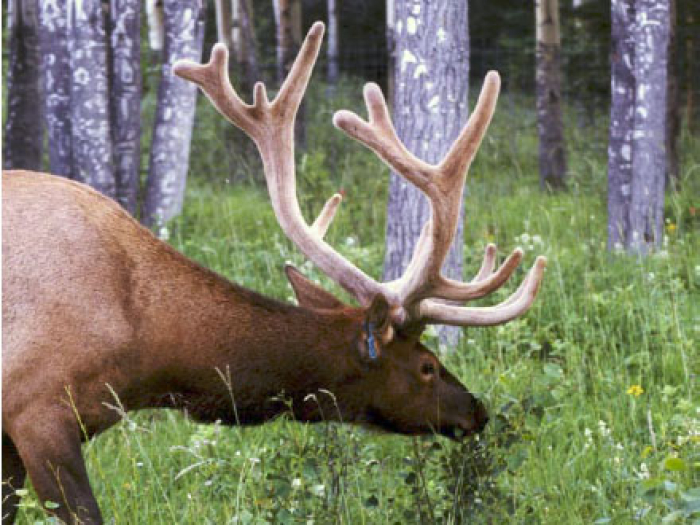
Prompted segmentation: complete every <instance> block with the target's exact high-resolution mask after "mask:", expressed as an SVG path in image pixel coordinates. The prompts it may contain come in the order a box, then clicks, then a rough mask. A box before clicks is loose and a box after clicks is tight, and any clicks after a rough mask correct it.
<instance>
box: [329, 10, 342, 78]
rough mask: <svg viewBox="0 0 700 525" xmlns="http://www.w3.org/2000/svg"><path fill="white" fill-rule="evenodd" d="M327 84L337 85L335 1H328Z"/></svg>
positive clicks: (336, 18) (336, 20)
mask: <svg viewBox="0 0 700 525" xmlns="http://www.w3.org/2000/svg"><path fill="white" fill-rule="evenodd" d="M327 5H328V84H329V86H331V87H333V86H335V85H336V84H337V83H338V76H339V75H340V69H339V65H338V6H337V4H336V0H328V4H327Z"/></svg>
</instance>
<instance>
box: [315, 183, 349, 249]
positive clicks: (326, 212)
mask: <svg viewBox="0 0 700 525" xmlns="http://www.w3.org/2000/svg"><path fill="white" fill-rule="evenodd" d="M342 200H343V196H342V195H341V194H340V193H336V194H335V195H333V196H332V197H331V198H330V199H328V200H327V201H326V204H324V205H323V209H322V210H321V213H319V215H318V217H316V220H315V221H314V223H313V224H312V225H311V230H312V231H313V232H314V234H316V235H318V236H319V237H320V238H321V239H323V237H324V236H325V235H326V232H327V231H328V227H329V226H330V224H331V222H333V218H334V217H335V213H336V212H337V211H338V206H340V202H341V201H342Z"/></svg>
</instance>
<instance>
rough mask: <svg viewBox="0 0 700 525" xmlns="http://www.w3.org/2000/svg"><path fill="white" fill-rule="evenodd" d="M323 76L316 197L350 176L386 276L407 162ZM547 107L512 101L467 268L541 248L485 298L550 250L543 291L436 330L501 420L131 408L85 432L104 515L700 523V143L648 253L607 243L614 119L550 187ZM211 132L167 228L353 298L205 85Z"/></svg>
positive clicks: (311, 167)
mask: <svg viewBox="0 0 700 525" xmlns="http://www.w3.org/2000/svg"><path fill="white" fill-rule="evenodd" d="M323 89H324V88H323V87H322V86H321V87H319V86H316V87H313V88H312V90H313V92H312V94H311V100H312V102H310V103H309V104H308V105H307V110H306V111H307V115H308V118H309V124H308V144H307V149H306V152H301V153H299V154H298V156H297V164H298V171H299V193H300V199H301V202H302V207H303V209H304V212H305V213H306V215H307V218H310V217H312V216H313V215H314V213H315V212H317V211H318V210H319V209H320V207H321V205H322V203H323V202H324V201H325V199H326V198H327V197H328V196H329V195H330V194H331V193H332V192H334V191H338V190H339V189H342V190H343V191H344V193H345V196H346V197H345V201H344V202H343V204H342V206H341V209H340V212H339V214H338V216H337V218H336V220H335V222H334V224H333V225H332V227H331V229H330V231H329V235H328V239H329V241H330V242H331V244H333V245H334V246H336V247H337V248H338V249H339V251H341V252H342V253H343V254H345V255H346V256H348V257H349V258H350V259H351V260H353V261H354V262H355V263H356V264H358V265H359V266H360V267H361V268H363V269H364V270H365V271H367V272H368V273H370V274H371V275H373V276H376V277H379V276H380V275H381V266H382V260H383V242H384V224H385V212H386V210H385V207H386V206H385V205H386V193H387V186H388V184H387V183H388V173H387V170H386V169H385V168H384V166H383V165H382V164H381V163H380V162H379V161H377V160H376V158H375V157H374V156H373V154H372V153H371V152H368V151H366V150H364V149H363V148H362V147H360V146H359V145H357V144H356V143H354V142H352V141H350V140H349V139H347V138H345V137H344V136H343V135H342V134H341V133H340V132H337V131H334V130H332V128H331V125H330V118H331V114H332V111H333V110H334V109H337V108H339V107H350V108H353V109H356V110H360V109H361V105H360V101H359V94H360V89H359V87H358V86H357V85H356V84H352V85H346V86H341V87H340V88H339V90H338V95H337V97H336V98H335V99H334V100H331V101H328V100H326V99H325V97H324V96H323ZM474 91H475V90H474ZM151 103H152V102H151ZM148 104H149V102H148V99H147V103H146V106H145V114H146V115H148V114H149V112H151V111H152V106H151V107H149V105H148ZM532 107H533V104H532V101H531V100H529V99H526V98H520V97H518V96H516V95H508V94H506V95H504V96H503V97H502V100H501V103H500V107H499V109H498V110H497V113H496V117H495V119H494V123H493V125H492V127H491V131H490V132H489V134H488V136H487V139H486V140H485V142H484V144H483V146H482V148H481V151H480V153H479V155H478V156H477V159H476V161H475V163H474V165H473V166H472V169H471V172H470V176H469V179H468V182H467V187H468V193H467V197H466V204H465V205H466V223H465V239H464V249H465V258H466V270H465V275H470V274H472V273H473V272H475V271H476V269H477V268H478V266H479V263H480V259H481V255H482V253H483V248H484V246H485V245H486V243H488V242H495V243H497V244H498V246H499V250H500V253H501V254H505V253H509V252H510V251H511V250H512V249H513V248H515V247H516V246H522V247H523V248H524V249H525V250H526V256H525V261H524V263H523V269H520V270H518V273H516V275H515V276H514V277H513V278H512V279H511V281H512V283H511V284H509V285H506V286H505V287H504V289H503V290H501V291H499V292H497V293H496V294H495V295H496V296H495V297H491V298H490V299H488V300H484V301H482V302H481V304H490V303H494V302H498V301H499V300H501V299H502V298H503V297H505V296H507V295H508V294H509V293H511V291H512V289H513V286H515V285H516V284H515V283H518V282H520V281H521V280H522V278H523V276H524V272H525V269H527V268H528V267H529V266H530V265H531V264H532V261H533V260H534V257H535V256H536V255H538V254H544V255H546V256H547V257H548V259H549V266H548V269H547V273H546V276H545V281H544V285H543V289H542V291H541V293H540V296H539V298H538V300H537V302H536V304H535V306H534V307H533V308H532V310H531V311H530V312H529V313H528V314H526V315H525V316H524V317H522V318H521V319H519V320H517V321H515V322H511V323H509V324H507V325H503V326H499V327H493V328H474V329H466V330H463V332H462V337H461V341H460V343H459V346H458V347H456V348H440V346H439V343H438V339H437V337H436V334H435V332H434V331H429V332H428V333H426V334H425V336H424V339H425V342H426V344H428V345H429V346H431V347H432V348H433V349H434V350H435V351H438V352H440V354H441V355H442V357H443V360H444V361H445V363H446V364H447V366H448V368H450V369H451V370H452V371H453V372H454V373H455V374H456V375H457V376H458V377H459V378H460V379H461V380H462V382H463V383H464V384H466V385H467V386H468V387H469V389H470V390H471V391H472V392H476V393H479V395H480V396H481V397H482V399H484V401H485V402H486V404H487V406H488V407H489V411H490V413H491V422H490V423H489V425H488V427H487V429H486V431H485V432H484V434H482V435H481V436H479V437H478V438H474V439H470V440H467V441H465V442H463V443H454V442H451V441H448V440H445V439H443V438H438V437H425V438H406V437H399V436H390V435H378V434H376V433H372V432H369V431H365V430H363V429H360V428H355V427H349V426H343V425H338V424H320V425H315V426H310V425H303V424H299V423H295V422H294V421H293V420H292V419H291V418H289V417H282V418H280V419H278V420H276V421H275V422H273V423H270V424H267V425H264V426H261V427H257V428H247V429H240V428H227V427H223V426H221V425H212V426H204V425H198V424H196V423H194V422H191V421H189V420H187V419H186V418H185V417H183V415H181V414H180V413H177V412H171V411H152V412H141V413H129V414H125V415H124V421H123V422H122V423H120V424H119V425H117V426H116V427H114V428H112V429H111V430H110V431H108V432H106V433H105V434H104V435H102V436H99V437H98V438H96V439H94V440H92V441H91V442H89V443H88V444H86V445H85V446H84V453H85V456H86V458H87V460H88V467H89V471H90V477H91V480H92V485H93V488H94V490H95V494H96V496H97V499H98V501H99V503H100V505H101V507H102V510H103V513H104V515H105V518H106V519H107V520H108V521H111V522H114V523H118V524H140V523H163V524H173V523H182V524H204V523H211V524H220V523H240V524H258V523H270V522H274V523H306V524H311V523H317V524H325V523H345V524H359V523H368V524H370V523H371V524H374V523H378V524H384V523H386V524H404V523H445V524H448V523H467V522H469V523H558V524H563V523H567V524H569V523H597V524H601V523H615V524H617V523H631V522H641V523H659V522H664V523H695V524H698V523H700V375H699V374H700V140H699V139H698V138H697V137H696V138H692V137H691V136H690V135H689V134H688V132H687V130H685V131H684V134H683V137H682V148H681V151H682V152H683V160H682V189H681V190H680V191H675V190H669V191H668V193H667V199H666V210H665V213H666V225H665V233H666V235H665V238H664V244H663V249H662V250H661V251H659V252H658V253H656V254H654V255H652V256H650V257H647V258H646V259H638V258H636V257H630V256H627V255H624V254H620V253H610V252H608V251H607V250H606V247H605V244H606V215H607V214H606V141H607V123H606V119H605V116H604V115H600V116H598V117H597V119H596V121H595V122H594V123H593V124H591V123H588V124H583V125H580V123H577V115H576V113H575V111H574V110H570V111H569V113H568V115H567V123H568V126H567V141H568V155H569V167H570V178H569V189H568V191H566V192H563V193H559V194H548V193H544V192H541V191H540V189H539V188H538V182H537V157H536V154H537V141H536V131H535V129H536V127H535V114H534V111H533V109H532ZM144 135H145V136H148V133H147V132H146V133H144ZM194 136H195V141H194V143H193V149H192V165H191V172H190V173H191V175H190V181H189V185H188V190H187V197H186V202H185V209H184V213H183V215H182V217H181V218H179V219H178V220H177V221H175V222H173V223H172V224H170V225H168V227H167V236H168V239H169V242H170V243H171V244H172V245H174V246H175V247H176V248H177V249H178V250H181V251H182V252H184V253H185V254H187V255H188V256H190V257H192V258H194V259H196V260H198V261H200V262H201V263H203V264H204V265H206V266H208V267H209V268H212V269H213V270H215V271H217V272H220V273H221V274H223V275H225V276H226V277H228V278H230V279H232V280H235V281H237V282H238V283H241V284H243V285H244V286H247V287H249V288H252V289H254V290H257V291H259V292H262V293H265V294H268V295H271V296H274V297H277V298H280V299H283V300H288V301H292V300H293V299H292V292H291V288H290V287H289V285H288V284H287V282H286V280H285V278H284V273H283V271H282V269H283V265H284V263H285V262H287V261H291V262H293V263H295V264H296V265H297V266H298V267H300V268H301V269H302V270H303V271H304V273H305V274H306V275H308V276H311V277H313V278H315V279H317V280H318V281H319V282H321V283H323V284H324V285H326V286H327V288H328V289H329V290H333V291H335V292H337V293H338V294H339V295H340V296H343V294H342V293H341V292H340V290H338V288H337V287H336V286H334V285H333V284H332V283H330V282H329V280H328V279H326V278H325V277H324V276H323V275H321V274H320V273H319V272H318V271H317V270H316V269H315V268H314V267H312V266H311V265H310V263H307V262H305V261H304V259H303V257H302V256H301V255H300V253H299V252H298V251H297V250H296V249H295V248H293V247H292V245H291V244H290V242H289V241H288V240H287V239H286V238H285V237H284V235H283V234H282V232H281V230H280V228H279V227H278V225H277V223H276V222H275V219H274V216H273V214H272V211H271V208H270V206H269V203H268V201H267V197H266V195H265V192H264V188H262V187H261V180H262V177H261V172H260V171H259V170H260V166H259V162H258V161H257V160H256V159H255V157H254V155H251V149H252V148H251V147H250V145H246V144H245V143H243V142H242V140H241V138H240V135H238V134H237V132H234V131H231V130H230V129H229V126H228V124H226V123H224V122H223V120H222V119H220V118H219V117H218V116H217V115H216V114H215V113H214V112H213V111H212V110H211V109H210V108H209V107H208V105H207V103H206V101H204V100H201V97H200V110H199V118H198V122H197V126H196V130H195V133H194ZM147 153H148V151H147V147H146V148H144V158H147ZM162 233H164V234H165V233H166V232H162ZM346 298H347V297H346ZM271 366H272V365H271ZM318 395H327V394H324V393H319V394H318ZM117 404H118V400H115V405H117ZM22 494H24V497H23V498H22V506H23V508H22V510H21V511H20V514H19V516H18V523H46V522H50V521H51V519H46V517H45V516H44V514H43V513H42V512H41V510H40V509H39V508H38V505H39V503H38V502H37V500H36V498H35V496H34V495H33V493H32V492H31V489H25V490H23V492H22Z"/></svg>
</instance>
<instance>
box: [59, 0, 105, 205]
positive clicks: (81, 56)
mask: <svg viewBox="0 0 700 525" xmlns="http://www.w3.org/2000/svg"><path fill="white" fill-rule="evenodd" d="M106 25H107V21H106V15H105V11H104V9H103V8H102V0H69V2H68V27H69V40H68V49H69V51H70V61H69V63H70V69H71V90H70V100H71V103H70V108H71V111H70V118H71V121H72V128H71V142H72V152H73V170H72V177H71V178H73V179H75V180H78V181H80V182H85V183H87V184H89V185H90V186H92V187H93V188H95V189H97V190H98V191H100V192H101V193H103V194H104V195H107V196H108V197H111V198H115V197H116V182H115V177H114V164H113V150H112V136H111V130H110V117H109V113H110V110H109V96H110V95H109V79H108V73H107V72H108V70H109V67H108V63H107V49H108V46H109V43H108V39H107V32H106Z"/></svg>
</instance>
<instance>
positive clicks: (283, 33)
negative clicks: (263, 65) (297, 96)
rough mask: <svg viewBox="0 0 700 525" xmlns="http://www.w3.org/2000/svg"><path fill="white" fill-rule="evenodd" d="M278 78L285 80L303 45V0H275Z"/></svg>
mask: <svg viewBox="0 0 700 525" xmlns="http://www.w3.org/2000/svg"><path fill="white" fill-rule="evenodd" d="M273 7H274V13H275V27H276V42H277V80H278V81H279V82H282V81H284V79H285V77H286V76H287V73H288V72H289V69H290V68H291V67H292V63H293V62H294V59H295V58H296V54H297V51H298V50H299V46H300V45H301V0H273Z"/></svg>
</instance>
